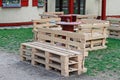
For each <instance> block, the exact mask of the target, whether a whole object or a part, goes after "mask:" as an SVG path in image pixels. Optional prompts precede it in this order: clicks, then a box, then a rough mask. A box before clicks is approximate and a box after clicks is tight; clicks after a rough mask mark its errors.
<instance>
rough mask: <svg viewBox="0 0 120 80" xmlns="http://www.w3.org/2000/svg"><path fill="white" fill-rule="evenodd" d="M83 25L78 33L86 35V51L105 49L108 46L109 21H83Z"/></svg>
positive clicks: (79, 27)
mask: <svg viewBox="0 0 120 80" xmlns="http://www.w3.org/2000/svg"><path fill="white" fill-rule="evenodd" d="M81 21H82V23H83V24H80V25H79V26H78V27H77V31H76V32H78V33H79V32H82V33H83V34H84V35H85V41H86V50H90V51H91V50H98V49H104V48H106V47H107V46H106V45H105V44H106V38H107V37H108V34H107V28H108V27H109V22H108V21H101V20H92V19H83V20H81Z"/></svg>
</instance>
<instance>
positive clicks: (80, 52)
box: [21, 28, 88, 76]
mask: <svg viewBox="0 0 120 80" xmlns="http://www.w3.org/2000/svg"><path fill="white" fill-rule="evenodd" d="M80 36H81V37H80ZM82 37H84V36H82V35H80V34H77V33H74V32H68V31H60V30H52V29H47V28H38V41H37V42H30V43H29V42H28V43H22V44H21V60H22V61H24V60H25V61H26V60H30V61H31V63H32V65H38V63H39V64H42V65H44V67H45V68H46V69H47V70H49V69H50V70H51V69H52V70H53V71H55V70H57V71H59V72H60V73H61V75H63V76H69V75H70V74H71V73H74V72H76V73H77V74H78V75H79V74H81V73H83V72H86V71H87V69H86V68H85V67H84V61H85V57H86V56H88V52H87V51H85V50H84V49H85V48H84V47H85V45H84V43H85V42H84V40H81V39H82ZM29 49H30V51H29ZM28 54H29V55H28Z"/></svg>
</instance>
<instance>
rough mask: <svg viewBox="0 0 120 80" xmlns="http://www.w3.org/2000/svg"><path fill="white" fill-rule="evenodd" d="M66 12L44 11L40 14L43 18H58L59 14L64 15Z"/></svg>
mask: <svg viewBox="0 0 120 80" xmlns="http://www.w3.org/2000/svg"><path fill="white" fill-rule="evenodd" d="M63 14H64V12H44V13H43V14H40V16H41V19H47V18H58V17H59V15H63Z"/></svg>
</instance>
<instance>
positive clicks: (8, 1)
mask: <svg viewBox="0 0 120 80" xmlns="http://www.w3.org/2000/svg"><path fill="white" fill-rule="evenodd" d="M2 4H3V7H20V6H21V0H3V1H2Z"/></svg>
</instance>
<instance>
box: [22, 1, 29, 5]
mask: <svg viewBox="0 0 120 80" xmlns="http://www.w3.org/2000/svg"><path fill="white" fill-rule="evenodd" d="M28 2H29V1H28V0H21V6H28Z"/></svg>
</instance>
